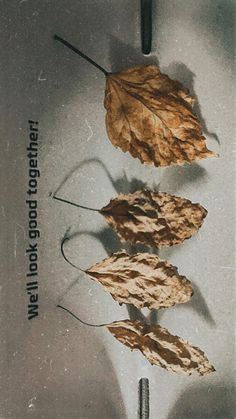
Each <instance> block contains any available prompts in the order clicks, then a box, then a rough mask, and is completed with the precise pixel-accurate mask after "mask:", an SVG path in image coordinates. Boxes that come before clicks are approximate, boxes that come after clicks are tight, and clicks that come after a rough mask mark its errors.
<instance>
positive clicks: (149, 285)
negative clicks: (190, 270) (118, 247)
mask: <svg viewBox="0 0 236 419" xmlns="http://www.w3.org/2000/svg"><path fill="white" fill-rule="evenodd" d="M86 273H87V274H88V275H89V276H90V277H91V278H93V279H95V280H96V281H98V282H99V283H100V284H101V285H102V286H103V287H104V288H105V289H106V291H109V292H110V294H111V295H112V297H113V298H114V300H116V301H118V302H119V303H120V304H122V303H130V304H133V305H134V306H135V307H137V308H143V307H148V308H149V309H152V308H156V309H159V308H168V307H171V306H173V305H175V304H180V303H186V302H187V301H189V300H190V298H191V296H192V294H193V289H192V287H191V283H190V281H189V280H188V279H186V278H185V277H184V276H181V275H179V274H178V270H177V268H176V267H175V266H173V265H171V264H170V263H169V262H167V261H164V260H162V259H160V258H159V257H158V256H157V255H154V254H149V253H137V254H135V255H128V254H127V253H126V252H118V253H114V254H113V255H112V256H110V257H108V258H107V259H104V260H103V261H102V262H100V263H97V264H96V265H94V266H92V267H91V268H89V269H87V270H86Z"/></svg>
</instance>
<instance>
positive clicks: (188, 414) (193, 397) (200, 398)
mask: <svg viewBox="0 0 236 419" xmlns="http://www.w3.org/2000/svg"><path fill="white" fill-rule="evenodd" d="M234 395H235V394H234V388H233V386H232V387H229V386H226V385H224V384H223V383H222V382H218V383H216V384H214V385H210V384H208V385H206V384H201V385H193V386H192V387H191V388H187V390H185V391H184V392H183V393H182V394H181V395H180V397H179V398H178V400H177V402H176V403H175V405H174V406H173V408H172V409H171V412H170V413H169V415H168V417H167V419H180V418H184V419H200V418H202V419H213V418H214V419H226V418H227V419H234V418H235V400H234Z"/></svg>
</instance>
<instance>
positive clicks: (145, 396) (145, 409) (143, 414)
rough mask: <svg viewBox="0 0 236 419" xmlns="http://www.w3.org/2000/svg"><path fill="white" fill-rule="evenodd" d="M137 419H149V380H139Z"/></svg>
mask: <svg viewBox="0 0 236 419" xmlns="http://www.w3.org/2000/svg"><path fill="white" fill-rule="evenodd" d="M139 419H149V380H148V378H141V379H140V380H139Z"/></svg>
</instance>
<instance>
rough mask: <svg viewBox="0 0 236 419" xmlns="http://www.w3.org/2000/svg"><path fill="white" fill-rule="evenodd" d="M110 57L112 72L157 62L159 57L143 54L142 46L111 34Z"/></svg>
mask: <svg viewBox="0 0 236 419" xmlns="http://www.w3.org/2000/svg"><path fill="white" fill-rule="evenodd" d="M109 58H110V67H111V71H112V72H114V73H115V72H118V71H121V70H125V69H127V68H128V67H135V66H140V65H149V64H156V65H158V59H157V57H156V56H154V55H143V54H142V51H141V48H140V47H139V48H134V47H133V46H131V45H127V44H126V43H124V42H123V41H121V40H120V39H118V38H116V37H115V36H113V35H110V34H109Z"/></svg>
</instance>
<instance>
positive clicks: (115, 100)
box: [104, 65, 216, 166]
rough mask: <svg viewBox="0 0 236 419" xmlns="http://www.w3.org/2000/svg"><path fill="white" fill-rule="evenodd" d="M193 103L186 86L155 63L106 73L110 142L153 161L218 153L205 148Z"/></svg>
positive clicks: (168, 161) (170, 161)
mask: <svg viewBox="0 0 236 419" xmlns="http://www.w3.org/2000/svg"><path fill="white" fill-rule="evenodd" d="M193 103H194V98H193V97H192V96H190V94H189V91H188V89H186V88H185V87H184V86H183V85H182V84H181V83H179V82H178V81H175V80H171V79H170V78H169V77H168V76H167V75H165V74H162V73H161V72H160V69H159V68H158V67H157V66H156V65H148V66H141V67H135V68H130V69H128V70H126V71H122V72H120V73H112V74H109V75H108V76H107V77H106V92H105V101H104V106H105V108H106V110H107V114H106V128H107V133H108V136H109V138H110V141H111V142H112V144H113V145H114V146H115V147H120V148H121V149H122V150H123V151H124V152H126V151H129V152H130V154H131V155H132V156H133V157H138V158H139V159H140V160H141V162H142V163H147V164H154V165H155V166H170V165H172V164H183V163H185V162H188V163H191V162H193V161H195V160H201V159H205V158H207V157H213V156H216V154H215V153H214V152H212V151H210V150H208V149H207V147H206V143H205V137H204V136H203V135H202V130H201V125H200V122H199V121H198V119H197V117H196V116H195V115H194V114H193V111H192V106H193Z"/></svg>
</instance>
